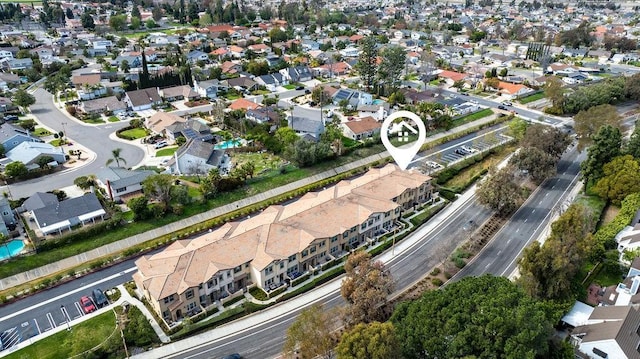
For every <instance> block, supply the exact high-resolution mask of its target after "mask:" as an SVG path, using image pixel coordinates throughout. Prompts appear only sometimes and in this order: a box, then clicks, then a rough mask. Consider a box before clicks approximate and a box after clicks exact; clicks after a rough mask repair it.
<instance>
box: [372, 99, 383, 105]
mask: <svg viewBox="0 0 640 359" xmlns="http://www.w3.org/2000/svg"><path fill="white" fill-rule="evenodd" d="M383 103H384V101H382V100H373V102H371V104H372V105H382V104H383Z"/></svg>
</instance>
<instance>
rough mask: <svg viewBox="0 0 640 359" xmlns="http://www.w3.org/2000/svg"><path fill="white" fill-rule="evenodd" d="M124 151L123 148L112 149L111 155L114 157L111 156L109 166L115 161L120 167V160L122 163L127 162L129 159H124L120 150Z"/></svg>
mask: <svg viewBox="0 0 640 359" xmlns="http://www.w3.org/2000/svg"><path fill="white" fill-rule="evenodd" d="M121 151H122V148H114V149H113V150H111V156H112V158H109V159H108V160H107V164H106V165H107V166H108V165H110V164H111V163H112V162H113V161H116V165H117V166H118V167H120V161H122V163H124V164H125V165H126V164H127V161H125V160H124V158H122V157H120V152H121Z"/></svg>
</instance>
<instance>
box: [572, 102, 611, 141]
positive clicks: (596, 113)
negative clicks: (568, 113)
mask: <svg viewBox="0 0 640 359" xmlns="http://www.w3.org/2000/svg"><path fill="white" fill-rule="evenodd" d="M573 120H574V123H575V126H574V127H575V131H576V135H577V136H578V149H579V150H582V149H584V148H586V147H588V146H589V145H591V144H592V143H593V139H592V137H593V136H594V135H595V134H596V133H598V131H600V128H601V127H603V126H605V125H610V126H613V127H615V128H618V129H620V128H621V126H622V124H621V118H620V116H619V115H618V112H617V111H616V108H615V107H613V106H611V105H599V106H594V107H591V108H589V109H588V110H586V111H580V112H579V113H578V114H577V115H575V117H574V119H573Z"/></svg>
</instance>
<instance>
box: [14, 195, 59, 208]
mask: <svg viewBox="0 0 640 359" xmlns="http://www.w3.org/2000/svg"><path fill="white" fill-rule="evenodd" d="M56 203H58V197H56V195H55V194H52V193H44V192H36V193H34V194H33V195H31V197H29V198H27V200H26V201H24V203H22V208H24V210H26V211H33V210H34V209H38V208H42V207H46V206H49V205H52V204H56Z"/></svg>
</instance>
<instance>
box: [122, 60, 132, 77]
mask: <svg viewBox="0 0 640 359" xmlns="http://www.w3.org/2000/svg"><path fill="white" fill-rule="evenodd" d="M120 69H121V70H122V72H124V73H125V74H128V73H129V70H131V66H129V61H127V60H122V62H121V63H120Z"/></svg>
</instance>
